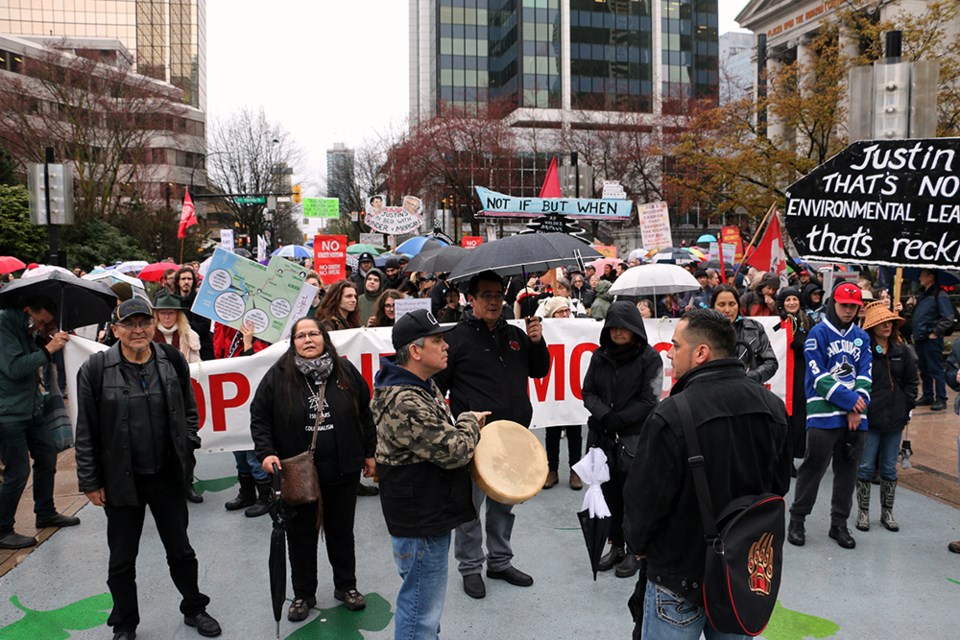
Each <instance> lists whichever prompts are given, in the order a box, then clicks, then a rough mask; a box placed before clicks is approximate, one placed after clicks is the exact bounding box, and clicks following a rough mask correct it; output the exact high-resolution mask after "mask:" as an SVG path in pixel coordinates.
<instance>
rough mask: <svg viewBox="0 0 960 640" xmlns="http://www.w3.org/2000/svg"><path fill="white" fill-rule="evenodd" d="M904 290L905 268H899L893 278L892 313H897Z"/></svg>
mask: <svg viewBox="0 0 960 640" xmlns="http://www.w3.org/2000/svg"><path fill="white" fill-rule="evenodd" d="M902 288H903V267H897V273H896V275H894V276H893V302H892V303H891V307H890V311H893V312H894V313H897V303H898V302H900V291H901V289H902Z"/></svg>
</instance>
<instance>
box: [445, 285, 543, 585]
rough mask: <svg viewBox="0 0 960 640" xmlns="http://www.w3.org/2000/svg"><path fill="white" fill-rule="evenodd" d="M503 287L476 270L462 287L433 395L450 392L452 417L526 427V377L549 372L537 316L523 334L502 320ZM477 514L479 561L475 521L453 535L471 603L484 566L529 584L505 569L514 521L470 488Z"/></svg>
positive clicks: (507, 509) (506, 508) (506, 509)
mask: <svg viewBox="0 0 960 640" xmlns="http://www.w3.org/2000/svg"><path fill="white" fill-rule="evenodd" d="M503 295H504V287H503V280H501V278H500V276H498V275H497V274H496V273H494V272H493V271H484V272H482V273H480V274H477V275H476V276H474V277H473V278H471V280H470V285H469V291H468V295H467V298H468V300H469V302H470V304H471V309H468V310H467V311H465V312H464V314H463V317H462V318H461V319H460V322H459V323H458V324H457V326H456V328H454V329H453V331H451V332H450V333H448V334H446V335H447V342H448V343H449V345H450V348H449V351H448V359H447V368H446V369H444V370H443V371H441V372H440V373H438V374H437V375H436V376H435V377H434V381H435V382H436V383H437V386H438V387H440V390H441V391H447V390H449V391H450V408H451V409H452V410H453V414H454V415H460V414H461V413H462V412H464V411H490V417H489V418H488V419H487V421H488V422H492V421H495V420H513V421H514V422H518V423H520V424H522V425H525V426H529V425H530V419H531V417H532V416H533V406H532V405H531V404H530V397H529V396H528V395H527V384H528V378H542V377H543V376H545V375H547V373H548V371H549V370H550V352H549V351H548V350H547V345H546V343H545V342H544V340H543V333H542V326H541V324H540V319H539V318H537V317H532V318H527V322H526V333H524V331H523V330H522V329H520V328H519V327H515V326H513V325H510V324H508V323H507V322H506V320H504V319H503ZM473 501H474V504H475V505H476V506H477V513H478V514H479V513H480V512H481V510H482V506H483V503H484V501H486V503H487V511H486V523H485V524H486V533H487V555H486V558H484V554H483V531H484V527H483V526H482V525H481V522H480V518H479V515H478V518H477V519H475V520H471V521H470V522H468V523H466V524H464V525H461V526H460V527H458V528H457V533H456V537H455V544H454V553H455V555H456V557H457V560H459V562H460V564H459V570H460V574H461V575H462V576H463V588H464V591H465V592H466V594H467V595H468V596H470V597H471V598H477V599H479V598H483V597H485V596H486V593H487V592H486V586H485V585H484V584H483V578H481V577H480V572H481V570H482V569H483V563H484V560H486V562H487V577H488V578H493V579H496V580H504V581H506V582H508V583H509V584H512V585H515V586H520V587H528V586H530V585H532V584H533V578H532V577H530V576H529V575H527V574H526V573H523V572H522V571H520V570H519V569H517V568H516V567H514V566H513V565H512V564H511V561H512V560H513V549H512V547H511V544H510V536H511V533H512V531H513V521H514V518H515V516H514V515H513V513H512V509H513V507H512V505H506V504H500V503H499V502H497V501H495V500H493V499H491V498H487V497H486V495H484V493H483V492H482V491H481V490H480V488H479V487H478V486H477V485H476V484H474V488H473Z"/></svg>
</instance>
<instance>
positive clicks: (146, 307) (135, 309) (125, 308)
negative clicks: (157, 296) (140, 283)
mask: <svg viewBox="0 0 960 640" xmlns="http://www.w3.org/2000/svg"><path fill="white" fill-rule="evenodd" d="M133 316H151V317H152V316H153V306H152V305H151V304H150V303H149V302H147V301H146V300H144V299H143V298H141V297H139V296H134V297H132V298H130V299H129V300H126V301H124V302H121V303H120V306H119V307H117V310H116V311H115V312H114V317H113V321H114V322H115V323H116V322H125V321H126V320H127V319H129V318H132V317H133Z"/></svg>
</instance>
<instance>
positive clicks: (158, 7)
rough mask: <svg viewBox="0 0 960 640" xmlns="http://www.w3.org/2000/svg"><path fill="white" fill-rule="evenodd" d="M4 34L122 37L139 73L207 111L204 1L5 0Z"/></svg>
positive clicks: (0, 14) (0, 9)
mask: <svg viewBox="0 0 960 640" xmlns="http://www.w3.org/2000/svg"><path fill="white" fill-rule="evenodd" d="M0 34H10V35H14V36H38V37H53V38H112V39H116V40H119V41H120V43H121V44H122V45H123V46H124V47H125V48H126V50H127V51H129V52H130V53H131V54H132V55H133V58H134V65H135V68H136V71H137V72H138V73H140V74H141V75H145V76H149V77H151V78H157V79H158V80H163V81H165V82H168V83H170V84H172V85H173V86H175V87H177V88H178V89H180V90H181V91H182V92H183V94H182V95H183V100H184V102H186V103H187V104H189V105H191V106H194V107H197V108H199V109H200V110H201V111H206V104H207V96H206V92H207V77H206V73H207V70H206V65H207V63H206V0H3V1H2V2H0Z"/></svg>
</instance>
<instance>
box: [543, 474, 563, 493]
mask: <svg viewBox="0 0 960 640" xmlns="http://www.w3.org/2000/svg"><path fill="white" fill-rule="evenodd" d="M558 482H560V474H559V473H557V472H556V471H549V472H548V473H547V479H546V481H545V482H544V483H543V488H544V489H551V488H553V487H555V486H557V483H558Z"/></svg>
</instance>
